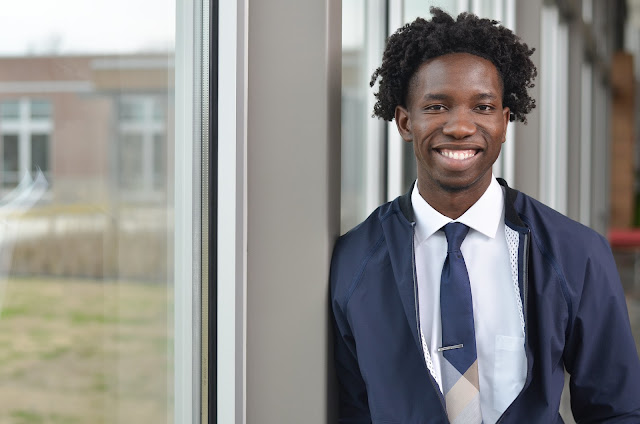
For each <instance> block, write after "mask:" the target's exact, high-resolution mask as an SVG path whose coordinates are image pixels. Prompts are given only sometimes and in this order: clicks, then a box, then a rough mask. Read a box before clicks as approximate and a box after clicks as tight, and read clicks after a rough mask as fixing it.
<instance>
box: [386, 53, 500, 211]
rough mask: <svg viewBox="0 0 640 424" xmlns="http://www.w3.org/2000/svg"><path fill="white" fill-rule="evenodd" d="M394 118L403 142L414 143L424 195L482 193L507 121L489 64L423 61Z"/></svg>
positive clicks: (456, 56) (455, 58)
mask: <svg viewBox="0 0 640 424" xmlns="http://www.w3.org/2000/svg"><path fill="white" fill-rule="evenodd" d="M395 118H396V124H397V125H398V129H399V131H400V134H401V135H402V138H403V139H404V140H406V141H409V142H413V148H414V152H415V155H416V161H417V168H418V184H419V186H418V187H419V188H420V193H421V194H422V195H423V196H425V194H426V193H425V191H429V192H433V191H434V190H436V191H438V192H440V193H441V194H445V195H446V194H447V193H458V194H462V195H468V196H469V197H470V198H472V197H476V199H475V200H477V198H479V197H480V196H481V195H482V193H484V191H485V190H486V188H487V187H488V186H489V183H490V182H491V166H492V165H493V163H494V162H495V161H496V159H497V158H498V155H499V153H500V148H501V145H502V143H503V142H504V140H505V136H506V131H507V123H508V122H509V108H506V107H503V106H502V84H501V79H500V75H499V74H498V71H497V69H496V67H495V66H494V65H493V64H492V63H491V62H490V61H488V60H486V59H483V58H481V57H478V56H474V55H472V54H469V53H451V54H447V55H444V56H440V57H437V58H434V59H431V60H429V61H427V62H425V63H423V64H422V65H421V66H420V68H418V70H417V71H416V73H415V75H414V76H413V78H412V80H411V82H410V84H409V93H408V96H407V108H406V109H405V108H403V107H401V106H399V107H397V108H396V116H395ZM425 198H426V197H425ZM470 200H472V199H470ZM475 200H473V202H475ZM430 203H431V202H430Z"/></svg>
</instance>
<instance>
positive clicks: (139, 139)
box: [118, 96, 166, 193]
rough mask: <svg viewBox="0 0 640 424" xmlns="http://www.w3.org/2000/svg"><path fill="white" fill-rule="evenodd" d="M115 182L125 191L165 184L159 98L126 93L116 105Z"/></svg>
mask: <svg viewBox="0 0 640 424" xmlns="http://www.w3.org/2000/svg"><path fill="white" fill-rule="evenodd" d="M118 106H119V107H118V121H119V124H118V127H119V146H118V152H119V153H118V169H119V172H118V184H119V187H120V188H121V189H122V190H124V191H126V192H146V193H149V192H150V191H151V192H159V191H161V190H162V189H163V188H164V186H165V184H164V180H165V173H166V166H165V162H166V155H165V150H166V134H165V133H166V124H165V115H166V114H165V110H164V107H163V102H162V99H160V98H158V97H155V96H126V97H123V98H121V99H120V102H119V105H118Z"/></svg>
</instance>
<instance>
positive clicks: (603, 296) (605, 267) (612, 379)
mask: <svg viewBox="0 0 640 424" xmlns="http://www.w3.org/2000/svg"><path fill="white" fill-rule="evenodd" d="M588 249H589V250H590V251H591V254H590V255H589V257H588V259H587V262H586V266H585V273H584V284H583V286H582V290H581V293H580V295H579V297H578V298H577V299H576V302H574V304H573V305H572V307H573V308H574V312H573V314H572V315H573V322H572V324H571V327H570V328H569V329H568V334H567V345H566V346H565V353H564V362H565V366H566V369H567V371H568V372H569V374H570V375H571V379H570V390H571V409H572V411H573V415H574V417H575V418H576V421H577V422H579V423H639V422H640V361H639V360H638V353H637V351H636V346H635V342H634V339H633V336H632V334H631V326H630V324H629V315H628V312H627V307H626V302H625V297H624V292H623V290H622V285H621V283H620V278H619V276H618V271H617V269H616V264H615V261H614V260H613V255H612V254H611V249H610V248H609V245H608V243H607V242H606V240H604V238H602V237H600V236H598V240H595V241H594V244H593V245H592V246H591V247H590V248H588Z"/></svg>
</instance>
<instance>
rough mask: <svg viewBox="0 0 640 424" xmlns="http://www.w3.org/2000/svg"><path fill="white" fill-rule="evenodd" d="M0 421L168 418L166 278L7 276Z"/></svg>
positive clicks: (0, 343)
mask: <svg viewBox="0 0 640 424" xmlns="http://www.w3.org/2000/svg"><path fill="white" fill-rule="evenodd" d="M0 302H1V304H0V423H11V424H48V423H51V424H62V423H70V424H75V423H83V424H84V423H90V424H101V423H105V424H106V423H166V422H171V419H167V418H168V417H172V415H173V407H172V397H173V395H172V393H173V382H172V379H173V368H172V364H173V358H172V355H173V334H172V332H173V323H172V314H171V310H172V307H173V306H172V298H171V295H170V292H169V290H168V289H167V286H166V285H159V284H153V285H151V284H137V283H133V282H103V281H78V280H62V279H33V278H30V279H26V278H25V279H22V278H11V279H8V280H6V279H4V280H0Z"/></svg>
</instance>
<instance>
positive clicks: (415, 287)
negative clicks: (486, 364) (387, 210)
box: [411, 222, 449, 421]
mask: <svg viewBox="0 0 640 424" xmlns="http://www.w3.org/2000/svg"><path fill="white" fill-rule="evenodd" d="M415 231H416V223H415V222H412V223H411V271H412V272H413V306H414V309H415V311H416V331H417V333H418V341H420V345H421V346H422V334H421V332H420V314H419V313H418V278H417V277H416V251H415V240H414V239H415V236H416V234H415ZM421 353H422V355H421V356H422V363H423V364H424V367H425V369H426V370H427V375H428V376H429V381H430V382H431V385H432V386H433V390H435V391H436V395H437V396H438V401H439V402H440V406H442V411H443V412H444V416H445V417H446V418H447V421H448V420H449V416H448V415H447V407H446V406H445V405H444V402H443V401H442V397H441V396H440V395H439V394H440V387H438V385H437V384H436V382H435V380H434V379H433V376H432V375H431V371H430V370H429V367H428V366H427V360H426V358H425V357H424V352H421Z"/></svg>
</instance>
